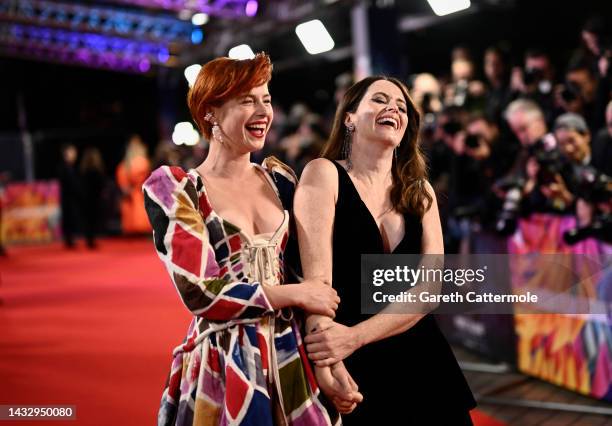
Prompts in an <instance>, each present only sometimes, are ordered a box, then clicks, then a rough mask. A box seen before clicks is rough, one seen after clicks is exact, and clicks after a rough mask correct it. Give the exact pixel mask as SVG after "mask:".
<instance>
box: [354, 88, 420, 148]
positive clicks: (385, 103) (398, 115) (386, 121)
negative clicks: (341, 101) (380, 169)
mask: <svg viewBox="0 0 612 426" xmlns="http://www.w3.org/2000/svg"><path fill="white" fill-rule="evenodd" d="M345 124H346V125H349V124H353V125H354V126H355V134H356V135H359V136H360V137H363V138H365V139H368V140H378V141H381V142H384V143H386V144H389V145H391V146H393V147H396V146H397V145H399V143H400V142H401V141H402V138H403V137H404V133H405V132H406V126H407V124H408V115H407V110H406V98H405V97H404V94H403V92H402V90H401V89H400V88H399V87H397V86H396V85H395V84H393V83H392V82H390V81H387V80H377V81H375V82H374V83H372V84H371V85H370V87H368V90H367V91H366V93H365V95H364V96H363V98H362V100H361V102H360V103H359V106H358V107H357V110H356V111H355V112H353V113H351V112H349V113H347V117H346V119H345Z"/></svg>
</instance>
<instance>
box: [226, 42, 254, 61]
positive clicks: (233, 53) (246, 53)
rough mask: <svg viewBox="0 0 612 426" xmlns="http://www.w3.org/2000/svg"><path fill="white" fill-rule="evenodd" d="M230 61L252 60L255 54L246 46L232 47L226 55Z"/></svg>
mask: <svg viewBox="0 0 612 426" xmlns="http://www.w3.org/2000/svg"><path fill="white" fill-rule="evenodd" d="M227 55H228V56H229V57H230V58H232V59H253V58H254V57H255V54H254V53H253V50H251V47H250V46H249V45H248V44H241V45H239V46H235V47H232V48H231V49H230V50H229V53H228V54H227Z"/></svg>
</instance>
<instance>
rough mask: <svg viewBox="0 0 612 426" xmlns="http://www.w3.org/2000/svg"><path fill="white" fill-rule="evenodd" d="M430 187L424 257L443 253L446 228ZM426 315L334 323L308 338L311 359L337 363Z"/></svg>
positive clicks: (383, 316) (379, 316)
mask: <svg viewBox="0 0 612 426" xmlns="http://www.w3.org/2000/svg"><path fill="white" fill-rule="evenodd" d="M426 188H427V191H428V192H429V195H431V197H432V203H431V206H430V208H429V209H428V210H427V212H426V213H425V214H424V215H423V219H422V224H423V237H422V240H421V250H422V253H423V254H443V253H444V243H443V240H442V226H441V224H440V215H439V213H438V204H437V201H436V195H435V193H434V191H433V188H432V187H431V185H430V184H429V182H427V183H426ZM424 316H425V314H399V313H393V314H388V313H379V314H376V315H374V316H372V317H371V318H369V319H367V320H365V321H362V322H360V323H358V324H356V325H354V326H352V327H347V326H344V325H342V324H338V323H335V322H334V323H332V324H331V325H329V326H328V327H326V328H325V329H322V330H319V331H316V332H314V333H310V334H309V335H308V336H306V338H305V339H304V341H305V342H306V344H307V348H308V352H309V354H308V356H309V357H310V359H311V360H313V361H315V363H316V365H318V366H326V365H332V364H335V363H336V362H338V361H341V360H343V359H345V358H346V357H348V356H349V355H351V354H352V353H353V352H355V351H356V350H357V349H359V348H360V347H362V346H365V345H368V344H370V343H373V342H376V341H378V340H382V339H385V338H387V337H391V336H395V335H396V334H400V333H403V332H405V331H406V330H408V329H410V328H411V327H412V326H414V325H415V324H416V323H417V322H418V321H419V320H420V319H421V318H423V317H424Z"/></svg>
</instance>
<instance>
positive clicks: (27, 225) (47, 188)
mask: <svg viewBox="0 0 612 426" xmlns="http://www.w3.org/2000/svg"><path fill="white" fill-rule="evenodd" d="M2 232H3V234H4V241H5V242H6V244H14V243H33V242H48V241H53V240H56V239H58V238H60V236H61V230H60V188H59V183H58V181H56V180H49V181H36V182H29V183H26V182H14V183H10V184H8V185H6V187H5V188H4V196H3V211H2Z"/></svg>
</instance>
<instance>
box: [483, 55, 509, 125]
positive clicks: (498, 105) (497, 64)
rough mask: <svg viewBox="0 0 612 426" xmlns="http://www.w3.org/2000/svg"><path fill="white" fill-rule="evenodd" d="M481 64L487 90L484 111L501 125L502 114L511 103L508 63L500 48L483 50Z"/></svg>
mask: <svg viewBox="0 0 612 426" xmlns="http://www.w3.org/2000/svg"><path fill="white" fill-rule="evenodd" d="M483 63H484V66H483V68H484V74H485V77H486V83H487V89H488V90H487V92H486V95H485V99H486V100H485V110H484V111H485V114H487V116H488V117H491V118H492V119H493V120H494V121H495V122H496V123H501V121H502V113H503V111H504V109H505V108H506V106H507V105H508V103H510V101H511V93H510V78H509V77H510V76H509V71H508V61H507V58H506V55H505V54H504V52H503V51H502V50H501V49H500V48H497V47H489V48H487V50H485V53H484V58H483Z"/></svg>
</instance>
